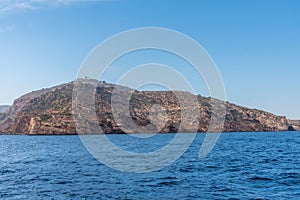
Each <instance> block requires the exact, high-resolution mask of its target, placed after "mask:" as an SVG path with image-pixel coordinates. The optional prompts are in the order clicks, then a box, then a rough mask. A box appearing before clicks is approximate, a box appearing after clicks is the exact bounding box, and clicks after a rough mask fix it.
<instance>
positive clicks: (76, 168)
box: [0, 132, 300, 199]
mask: <svg viewBox="0 0 300 200" xmlns="http://www.w3.org/2000/svg"><path fill="white" fill-rule="evenodd" d="M173 136H174V135H173V134H158V135H156V136H154V137H153V138H150V139H149V140H147V139H137V138H133V139H131V136H128V135H110V136H109V137H110V139H111V141H113V142H115V143H119V144H118V145H120V146H122V147H123V148H124V149H128V150H130V149H135V150H136V151H137V152H147V151H149V150H155V148H161V147H162V146H164V145H165V144H166V143H168V142H169V141H170V139H172V137H173ZM203 138H204V134H197V137H196V139H195V141H194V142H193V144H192V145H191V147H190V148H189V150H188V151H187V152H186V153H185V154H184V155H183V156H182V157H181V158H179V159H178V160H177V161H176V162H174V163H173V164H172V165H170V166H167V167H165V168H164V169H162V170H159V171H155V172H151V173H145V174H135V173H125V172H120V171H117V170H114V169H111V168H109V167H107V166H105V165H103V164H101V163H100V162H98V161H97V160H96V159H94V158H93V156H92V155H90V154H89V152H88V151H87V150H86V149H85V147H84V146H83V144H82V143H81V140H80V138H79V137H78V136H20V135H19V136H17V135H15V136H9V135H2V136H0V199H300V132H279V133H223V134H222V135H221V138H220V140H219V141H218V143H217V145H216V146H215V148H214V149H213V151H212V152H211V153H210V154H209V155H208V156H207V157H206V158H204V159H199V158H198V152H199V148H200V145H201V142H202V141H203Z"/></svg>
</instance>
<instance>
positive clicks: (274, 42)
mask: <svg viewBox="0 0 300 200" xmlns="http://www.w3.org/2000/svg"><path fill="white" fill-rule="evenodd" d="M299 10H300V2H299V1H296V0H294V1H288V0H287V1H283V0H282V1H267V0H265V1H255V0H254V1H231V0H229V1H221V0H219V1H214V0H210V1H196V0H195V1H167V0H163V1H161V0H160V1H153V0H151V1H146V0H145V1H139V0H137V1H133V0H132V1H130V0H120V1H117V0H112V1H109V0H106V1H105V0H104V1H96V0H93V1H91V0H90V1H89V0H57V1H50V0H3V1H0V67H1V68H0V70H1V79H0V91H1V93H0V104H11V103H12V101H13V100H14V99H15V98H17V97H19V96H20V95H22V94H24V93H27V92H29V91H32V90H37V89H40V88H46V87H49V86H53V85H56V84H59V83H64V82H68V81H71V80H73V79H74V78H75V77H76V74H77V71H78V69H79V67H80V65H81V63H82V62H83V60H84V59H85V58H86V56H87V55H88V53H89V52H90V51H91V50H92V49H93V48H94V47H95V46H96V45H98V44H99V43H100V42H102V41H103V40H105V39H107V38H108V37H110V36H112V35H114V34H117V33H119V32H121V31H125V30H128V29H132V28H139V27H149V26H151V27H153V26H154V27H164V28H170V29H174V30H176V31H180V32H182V33H184V34H186V35H188V36H190V37H192V38H194V39H195V40H196V41H197V42H198V43H200V44H201V45H202V46H203V47H204V48H205V49H206V50H207V51H208V53H209V54H210V56H211V57H212V58H213V60H214V61H215V63H216V64H217V66H218V68H219V70H220V72H221V75H222V78H223V80H224V84H225V89H226V93H227V99H228V100H229V101H230V102H233V103H236V104H240V105H244V106H247V107H251V108H259V109H263V110H266V111H270V112H272V113H275V114H278V115H284V116H287V117H289V118H297V119H300V104H299V100H300V93H299V92H298V87H299V86H300V78H299V73H300V56H299V55H300V12H299ZM145 55H147V56H148V57H147V56H145ZM138 56H139V55H135V56H133V57H132V59H127V60H126V59H125V60H124V62H123V64H122V62H121V60H120V62H119V63H118V64H119V65H118V67H122V66H123V65H124V66H126V65H127V66H129V65H130V64H132V65H135V64H141V63H143V62H144V61H149V60H150V61H152V60H155V61H158V60H157V58H158V57H159V58H160V59H161V57H162V56H163V55H160V56H158V57H156V56H157V55H156V53H155V52H144V53H143V55H142V59H138ZM140 56H141V55H140ZM145 57H146V59H145ZM166 57H168V56H166ZM166 57H164V59H166V60H168V61H169V62H174V63H173V66H174V68H176V69H177V68H178V69H179V68H180V67H182V66H180V62H175V61H176V59H168V58H166ZM133 58H134V59H133ZM130 60H131V61H132V63H131V62H130ZM133 60H135V61H133ZM169 64H170V63H169ZM171 64H172V63H171ZM187 75H188V74H187ZM106 79H107V81H114V75H113V73H111V74H109V73H108V74H107V76H106ZM191 81H192V82H193V83H194V84H198V83H197V80H196V79H193V77H191ZM199 84H200V85H201V84H202V83H201V80H199ZM199 93H203V94H204V95H207V91H206V90H205V89H203V91H199Z"/></svg>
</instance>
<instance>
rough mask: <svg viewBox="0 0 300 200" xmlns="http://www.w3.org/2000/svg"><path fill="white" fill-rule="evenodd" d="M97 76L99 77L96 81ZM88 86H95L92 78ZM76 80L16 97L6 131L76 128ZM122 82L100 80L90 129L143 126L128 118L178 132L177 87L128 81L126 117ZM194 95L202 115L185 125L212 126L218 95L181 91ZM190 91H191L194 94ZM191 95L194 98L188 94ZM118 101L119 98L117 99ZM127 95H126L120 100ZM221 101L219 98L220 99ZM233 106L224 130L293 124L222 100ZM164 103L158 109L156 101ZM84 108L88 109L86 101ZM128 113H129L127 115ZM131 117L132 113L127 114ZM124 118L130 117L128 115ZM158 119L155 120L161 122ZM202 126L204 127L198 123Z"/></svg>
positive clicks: (145, 128) (0, 127)
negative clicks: (142, 87) (151, 87)
mask: <svg viewBox="0 0 300 200" xmlns="http://www.w3.org/2000/svg"><path fill="white" fill-rule="evenodd" d="M93 82H95V81H93ZM85 84H87V85H86V87H87V88H88V87H90V85H89V82H88V81H86V83H85ZM73 87H74V85H73V82H71V83H67V84H63V85H59V86H56V87H53V88H50V89H44V90H40V91H36V92H32V93H29V94H26V95H24V96H22V97H20V98H19V99H17V100H15V102H14V104H13V106H12V107H11V108H10V109H9V111H7V112H6V113H4V114H2V115H0V133H14V134H15V133H20V134H76V133H77V130H76V128H75V123H74V119H73V115H72V114H73V111H72V92H73ZM115 87H116V85H113V84H107V83H103V82H99V83H98V87H97V92H96V96H95V109H96V113H97V116H96V117H97V119H96V120H93V119H88V118H84V119H83V120H84V121H83V124H84V125H83V126H82V127H80V128H81V129H82V130H84V129H85V128H86V127H89V126H90V125H95V124H96V125H98V124H99V125H100V127H101V128H102V131H103V132H102V133H124V132H137V131H136V129H130V128H128V127H126V120H132V121H133V123H135V124H136V125H137V126H138V127H140V129H139V130H140V131H139V132H162V133H169V132H178V130H179V126H180V123H181V110H182V109H183V108H182V107H181V106H180V104H179V101H178V99H177V97H176V95H175V94H174V93H173V92H171V91H142V92H141V91H134V90H132V89H130V88H127V87H121V86H118V88H119V89H120V88H121V89H120V90H119V89H118V91H119V93H120V95H122V93H123V94H126V92H133V94H132V96H131V95H130V98H129V99H128V100H129V113H130V119H128V116H125V110H122V109H124V108H122V107H120V108H118V109H117V111H118V112H119V114H118V115H119V117H120V118H121V120H118V121H116V120H115V117H113V114H112V108H111V96H112V94H113V90H114V88H115ZM180 93H181V95H186V96H187V97H189V98H196V99H197V106H196V107H190V108H185V109H187V110H188V109H190V111H191V112H192V111H195V109H196V110H197V112H200V113H199V116H200V118H199V119H198V120H196V121H195V120H192V119H191V120H190V121H189V122H188V123H187V124H186V125H185V126H184V127H183V129H182V130H183V131H184V132H195V126H196V129H197V131H198V132H207V131H208V127H209V125H210V118H211V116H212V114H214V113H212V112H213V109H212V107H211V105H212V104H211V102H212V100H213V99H211V98H206V97H201V96H193V95H192V94H190V93H188V92H180ZM189 95H190V96H189ZM187 99H188V98H187ZM116 101H118V99H117V100H116ZM122 101H123V99H122V98H121V99H120V102H119V103H120V105H121V104H122V103H124V102H122ZM215 101H218V100H215ZM222 103H223V105H224V106H226V108H227V112H226V116H225V124H224V128H223V131H224V132H236V131H239V132H244V131H285V130H289V126H290V124H289V121H288V120H287V119H286V118H285V117H281V116H276V115H273V114H271V113H268V112H264V111H261V110H256V109H248V108H245V107H241V106H237V105H234V104H230V103H225V102H222ZM154 105H155V106H158V108H161V109H154V110H153V106H154ZM80 109H86V108H85V107H84V106H82V107H80ZM123 115H124V116H123ZM151 116H155V117H154V118H152V120H156V122H157V123H160V127H156V126H154V125H152V124H151V123H150V122H151ZM126 117H127V118H126ZM122 119H124V120H123V121H122ZM157 123H155V124H157ZM197 127H198V128H197Z"/></svg>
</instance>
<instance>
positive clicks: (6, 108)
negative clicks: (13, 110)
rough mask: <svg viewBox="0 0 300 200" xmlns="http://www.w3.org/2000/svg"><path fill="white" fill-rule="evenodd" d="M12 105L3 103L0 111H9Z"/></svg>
mask: <svg viewBox="0 0 300 200" xmlns="http://www.w3.org/2000/svg"><path fill="white" fill-rule="evenodd" d="M9 107H10V106H8V105H3V106H0V113H4V112H5V111H7V110H8V109H9Z"/></svg>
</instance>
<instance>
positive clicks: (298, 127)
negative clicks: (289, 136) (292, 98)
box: [289, 120, 300, 131]
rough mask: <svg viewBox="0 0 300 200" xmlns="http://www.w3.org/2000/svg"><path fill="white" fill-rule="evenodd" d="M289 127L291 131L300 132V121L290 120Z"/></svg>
mask: <svg viewBox="0 0 300 200" xmlns="http://www.w3.org/2000/svg"><path fill="white" fill-rule="evenodd" d="M289 125H290V127H289V129H290V130H295V131H300V120H289Z"/></svg>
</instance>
